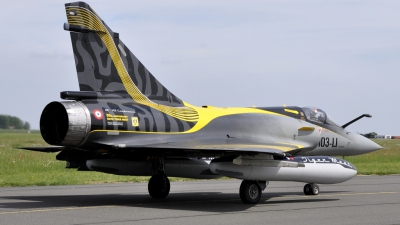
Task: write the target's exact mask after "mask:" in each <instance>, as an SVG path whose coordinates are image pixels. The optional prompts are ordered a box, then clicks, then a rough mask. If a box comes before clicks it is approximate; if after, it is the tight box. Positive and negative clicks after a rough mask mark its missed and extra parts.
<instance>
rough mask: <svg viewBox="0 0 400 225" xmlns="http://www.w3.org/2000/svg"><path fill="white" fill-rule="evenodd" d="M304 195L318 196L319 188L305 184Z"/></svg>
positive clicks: (315, 185)
mask: <svg viewBox="0 0 400 225" xmlns="http://www.w3.org/2000/svg"><path fill="white" fill-rule="evenodd" d="M303 190H304V194H305V195H318V194H319V186H318V185H317V184H306V185H304V189H303Z"/></svg>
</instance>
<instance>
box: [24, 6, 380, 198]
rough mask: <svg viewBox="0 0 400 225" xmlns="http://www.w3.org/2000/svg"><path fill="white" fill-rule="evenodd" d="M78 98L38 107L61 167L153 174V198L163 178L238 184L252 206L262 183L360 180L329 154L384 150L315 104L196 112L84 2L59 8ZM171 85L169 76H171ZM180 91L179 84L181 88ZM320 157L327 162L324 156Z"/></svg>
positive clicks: (164, 185) (314, 189) (161, 192)
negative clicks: (63, 14) (69, 44)
mask: <svg viewBox="0 0 400 225" xmlns="http://www.w3.org/2000/svg"><path fill="white" fill-rule="evenodd" d="M65 9H66V15H67V19H68V23H65V24H64V29H65V30H67V31H69V32H70V35H71V40H72V48H73V52H74V57H75V64H76V70H77V74H78V80H79V89H80V91H64V92H61V98H62V99H64V100H66V101H60V102H57V101H55V102H51V103H49V104H48V105H47V106H46V107H45V108H44V110H43V113H42V115H41V118H40V131H41V134H42V136H43V139H44V140H45V141H46V142H47V143H48V144H50V145H54V146H50V147H42V148H33V147H32V148H31V147H27V148H25V149H28V150H34V151H42V152H59V153H58V155H57V159H58V160H62V161H66V165H67V166H66V167H67V168H77V169H78V170H80V171H88V170H92V171H99V172H104V173H110V174H117V175H132V176H151V179H150V181H149V184H148V191H149V194H150V195H151V196H152V197H153V198H165V197H166V196H167V195H168V194H169V190H170V182H169V180H168V176H172V177H187V178H198V179H202V178H204V179H212V178H219V177H222V176H226V177H231V178H237V179H241V180H243V182H242V184H241V185H240V190H239V194H240V198H241V200H242V201H243V202H244V203H257V202H258V201H259V200H260V197H261V192H262V190H264V189H265V188H266V186H267V184H268V182H269V181H298V182H304V183H307V184H306V185H305V186H304V193H305V194H306V195H316V194H318V192H319V187H318V185H317V183H321V184H334V183H339V182H344V181H346V180H349V179H351V178H352V177H354V176H355V175H356V173H357V171H356V168H355V167H354V166H353V165H352V164H351V163H349V162H347V161H345V160H343V159H339V158H335V157H332V156H335V155H340V156H348V155H358V154H363V153H367V152H371V151H375V150H378V149H381V147H380V146H379V145H377V144H375V143H374V142H372V141H370V140H368V139H366V138H364V137H362V136H360V135H358V134H355V133H351V132H349V131H347V130H346V129H345V127H347V126H348V125H349V124H351V123H353V122H354V121H355V120H357V119H360V118H361V117H363V116H368V117H369V115H366V114H364V115H362V116H360V117H359V118H356V119H355V120H353V121H350V122H349V123H347V124H345V125H343V126H339V125H337V124H336V123H334V122H333V121H332V120H331V119H330V118H329V116H328V115H327V114H326V113H325V112H324V111H323V110H321V109H319V108H317V107H295V106H290V107H289V106H288V107H243V108H217V107H211V106H202V107H197V106H193V105H190V104H189V103H187V102H185V101H183V100H181V99H180V98H178V97H177V96H175V95H174V94H172V93H171V92H170V91H169V90H168V89H167V88H165V87H164V86H163V85H162V84H161V83H160V82H158V81H157V79H156V78H155V77H154V76H153V75H152V74H151V73H150V72H149V71H148V70H147V69H146V68H145V67H144V66H143V64H142V63H141V62H140V61H139V60H138V59H137V58H136V56H135V55H133V54H132V52H131V51H130V50H129V49H128V48H127V46H125V44H124V43H123V42H122V41H121V39H120V38H119V34H118V33H116V32H113V31H112V30H111V29H110V28H109V27H108V26H107V25H106V24H105V23H104V22H103V21H102V20H101V18H100V17H99V16H98V15H97V14H96V12H95V11H94V10H93V9H92V8H91V7H90V6H89V5H88V4H86V3H84V2H75V3H68V4H66V5H65ZM171 79H172V78H171ZM182 85H185V84H182ZM322 155H324V156H322Z"/></svg>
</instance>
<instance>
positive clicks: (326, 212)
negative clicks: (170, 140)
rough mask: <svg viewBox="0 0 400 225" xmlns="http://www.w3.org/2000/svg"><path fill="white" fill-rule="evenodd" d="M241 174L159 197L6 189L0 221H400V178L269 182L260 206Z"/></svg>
mask: <svg viewBox="0 0 400 225" xmlns="http://www.w3.org/2000/svg"><path fill="white" fill-rule="evenodd" d="M239 185H240V181H239V180H227V181H194V182H172V183H171V193H170V195H169V196H168V197H167V198H166V199H163V200H154V199H152V198H151V197H150V196H149V195H148V193H147V183H138V184H125V183H124V184H102V185H77V186H51V187H24V188H0V224H1V225H3V224H40V225H46V224H52V225H53V224H82V225H83V224H85V225H86V224H88V225H89V224H163V225H168V224H171V225H172V224H174V225H177V224H178V225H181V224H182V225H183V224H201V225H204V224H291V225H293V224H296V225H298V224H335V225H337V224H400V176H360V177H356V178H353V179H352V180H350V181H347V182H345V183H342V184H336V185H320V191H321V193H320V194H319V195H318V196H305V195H304V194H303V191H302V190H303V185H304V184H303V183H295V182H270V184H269V185H268V187H267V189H266V190H265V191H264V193H263V197H262V199H261V201H260V203H259V204H257V205H245V204H242V202H241V201H240V199H239V194H238V190H239Z"/></svg>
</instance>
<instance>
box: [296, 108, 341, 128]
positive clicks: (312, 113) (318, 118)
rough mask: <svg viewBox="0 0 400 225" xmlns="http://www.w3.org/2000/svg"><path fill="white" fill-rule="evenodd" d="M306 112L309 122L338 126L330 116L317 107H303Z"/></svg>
mask: <svg viewBox="0 0 400 225" xmlns="http://www.w3.org/2000/svg"><path fill="white" fill-rule="evenodd" d="M301 108H302V109H303V111H304V114H305V117H306V118H307V120H309V121H311V122H315V123H319V124H329V125H334V126H338V125H337V124H336V123H335V122H333V121H332V120H331V119H330V118H329V117H328V115H327V114H326V113H325V112H324V111H323V110H322V109H319V108H317V107H311V106H307V107H301ZM338 127H340V126H338Z"/></svg>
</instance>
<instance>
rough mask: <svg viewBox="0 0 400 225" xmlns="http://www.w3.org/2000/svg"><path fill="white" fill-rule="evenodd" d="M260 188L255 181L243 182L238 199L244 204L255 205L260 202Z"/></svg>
mask: <svg viewBox="0 0 400 225" xmlns="http://www.w3.org/2000/svg"><path fill="white" fill-rule="evenodd" d="M261 194H262V193H261V188H260V186H258V184H257V182H256V181H250V180H244V181H242V184H241V185H240V189H239V195H240V199H241V200H242V202H243V203H245V204H255V203H257V202H258V201H260V198H261Z"/></svg>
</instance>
